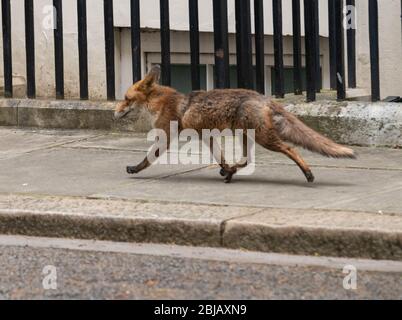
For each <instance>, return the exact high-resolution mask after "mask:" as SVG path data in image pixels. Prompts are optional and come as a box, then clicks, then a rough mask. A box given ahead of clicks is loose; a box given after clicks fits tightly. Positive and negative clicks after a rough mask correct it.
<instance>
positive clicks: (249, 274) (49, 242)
mask: <svg viewBox="0 0 402 320" xmlns="http://www.w3.org/2000/svg"><path fill="white" fill-rule="evenodd" d="M352 278H353V280H352ZM401 284H402V262H390V261H372V260H371V261H367V260H360V259H358V260H357V259H341V258H324V257H305V256H290V255H282V254H269V253H260V252H244V251H239V250H228V249H210V248H194V247H178V246H172V245H157V244H156V245H155V244H127V243H116V242H105V241H89V240H69V239H50V238H29V237H22V236H0V299H156V300H159V299H173V300H176V299H180V300H186V299H205V300H209V299H218V300H220V299H229V300H238V299H241V300H249V299H253V300H255V299H315V300H320V299H347V300H350V299H370V300H371V299H375V300H382V299H401V297H402V285H401ZM170 305H173V306H179V305H180V304H179V303H177V305H175V302H171V303H170ZM250 309H252V308H251V306H250ZM147 311H149V312H152V310H147ZM194 312H197V309H196V310H195V311H194ZM249 312H251V310H249ZM189 313H190V318H191V311H189ZM187 317H189V315H187Z"/></svg>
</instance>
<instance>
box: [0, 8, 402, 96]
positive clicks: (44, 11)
mask: <svg viewBox="0 0 402 320" xmlns="http://www.w3.org/2000/svg"><path fill="white" fill-rule="evenodd" d="M356 2H357V8H356V9H357V14H356V18H357V30H356V34H357V79H358V87H359V88H360V89H361V90H362V91H366V92H367V93H369V90H370V64H369V57H370V55H369V42H368V4H367V1H356ZM379 2H380V3H379V16H380V70H381V91H382V97H386V96H390V95H402V85H401V83H402V64H401V61H402V42H401V41H402V40H401V38H402V37H401V28H400V23H401V22H400V12H401V2H400V0H384V1H379ZM140 3H141V29H142V32H141V36H142V41H141V50H142V52H141V57H142V58H141V64H142V72H143V73H144V72H146V70H147V69H149V67H150V66H151V65H152V64H155V63H160V62H161V55H160V52H161V48H160V35H159V30H158V29H159V23H160V22H159V15H160V12H159V0H147V1H144V0H142V1H140ZM169 3H170V27H171V30H172V31H171V61H172V85H173V86H174V87H176V88H177V89H178V90H180V91H182V92H188V91H190V90H191V88H190V87H191V82H190V79H191V74H190V44H189V43H190V41H189V32H188V30H189V22H188V21H189V18H188V0H170V2H169ZM327 3H328V2H327V1H319V4H320V13H319V14H320V50H321V52H320V62H321V73H322V86H323V88H329V86H330V79H329V45H328V6H327ZM251 4H253V1H251ZM282 6H283V35H284V38H283V41H284V65H285V68H286V69H285V89H286V91H287V92H291V91H292V90H293V87H292V72H293V71H292V64H293V55H292V54H293V47H292V18H291V17H292V1H291V0H282ZM228 7H229V8H228V18H229V33H230V35H229V52H230V65H231V67H230V68H231V86H234V87H235V86H236V85H237V78H236V39H235V34H234V32H235V8H234V0H229V1H228ZM52 8H53V7H52V1H51V0H35V1H34V10H35V11H34V12H35V46H36V47H35V58H36V61H35V67H36V82H37V96H38V97H45V98H53V97H54V96H55V85H54V83H55V80H54V43H53V25H54V24H53V22H54V20H53V9H52ZM11 12H12V50H13V78H14V83H15V87H16V88H15V90H14V91H15V95H16V96H24V93H25V89H24V87H25V81H26V66H25V64H26V62H25V61H26V60H25V59H26V57H25V32H24V0H12V1H11ZM251 12H252V13H253V12H254V10H253V8H252V10H251ZM264 16H265V40H266V41H265V74H266V83H265V87H266V92H267V94H271V93H272V89H273V88H272V83H273V81H272V76H273V75H272V68H273V65H274V56H273V53H274V50H273V37H272V35H273V26H272V1H271V0H266V1H264ZM63 17H64V21H63V27H64V72H65V95H66V98H70V99H76V98H78V97H79V78H78V77H79V73H78V68H79V66H78V44H77V43H78V30H77V7H76V1H63ZM199 20H200V32H201V33H200V52H201V56H200V61H201V85H202V87H203V88H205V89H212V88H213V86H214V76H213V74H214V41H213V19H212V0H203V1H201V0H200V1H199ZM251 21H253V16H252V19H251ZM302 21H303V15H302ZM87 24H88V63H89V90H90V98H91V99H93V100H98V99H105V96H106V75H105V74H106V63H105V49H104V48H105V44H104V29H103V26H104V22H103V1H101V0H87ZM302 24H303V23H302ZM114 26H115V67H116V96H117V98H121V97H123V94H124V92H125V90H126V89H127V88H128V87H129V86H130V85H131V83H132V80H131V77H132V72H131V40H130V1H129V0H119V1H114ZM253 29H254V27H253V24H252V31H253ZM303 35H304V28H303V26H302V36H303ZM0 41H1V39H0ZM0 43H1V42H0ZM302 43H303V44H304V41H302ZM1 55H2V50H1V52H0V56H1ZM303 64H304V48H303ZM2 74H3V65H2V64H0V77H2ZM0 86H1V84H0Z"/></svg>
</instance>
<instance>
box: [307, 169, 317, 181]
mask: <svg viewBox="0 0 402 320" xmlns="http://www.w3.org/2000/svg"><path fill="white" fill-rule="evenodd" d="M305 175H306V178H307V181H308V182H310V183H313V182H314V180H315V178H314V175H313V173H312V172H311V171H308V172H306V174H305Z"/></svg>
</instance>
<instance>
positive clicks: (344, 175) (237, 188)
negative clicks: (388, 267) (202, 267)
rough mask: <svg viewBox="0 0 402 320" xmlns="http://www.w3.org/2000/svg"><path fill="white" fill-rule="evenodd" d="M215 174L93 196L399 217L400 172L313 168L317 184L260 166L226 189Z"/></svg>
mask: <svg viewBox="0 0 402 320" xmlns="http://www.w3.org/2000/svg"><path fill="white" fill-rule="evenodd" d="M155 168H156V167H155ZM151 170H152V169H151ZM218 171H219V169H218V168H205V169H202V170H198V171H193V172H189V173H186V174H182V175H176V176H171V177H169V178H167V179H163V180H158V181H152V182H150V183H149V184H146V185H138V184H128V185H126V186H124V187H121V188H119V189H114V190H110V191H109V192H106V193H102V194H97V196H100V197H110V196H113V197H120V198H127V199H148V200H157V199H159V200H165V201H175V200H180V201H187V202H198V203H208V204H224V205H230V204H235V205H253V206H262V207H284V208H304V209H307V208H322V209H325V208H327V209H329V208H330V209H339V210H363V211H371V212H379V211H382V212H389V213H397V214H401V213H402V212H401V210H400V208H402V196H400V195H399V196H398V192H399V193H400V194H402V171H387V170H385V171H380V170H361V169H344V168H337V169H333V168H323V167H317V168H314V173H315V176H316V182H315V183H314V184H309V183H307V182H306V181H305V178H304V176H303V174H302V173H301V172H300V170H299V168H297V167H295V166H294V165H292V166H289V165H281V164H277V165H263V166H257V168H256V172H255V173H254V174H253V175H251V176H237V177H235V178H234V181H233V182H232V183H231V184H229V185H227V184H224V183H223V181H222V178H221V177H220V175H219V174H218ZM140 177H141V174H140V175H139V176H138V178H140ZM172 186H174V187H172Z"/></svg>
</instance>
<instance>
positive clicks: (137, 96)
mask: <svg viewBox="0 0 402 320" xmlns="http://www.w3.org/2000/svg"><path fill="white" fill-rule="evenodd" d="M160 73H161V68H160V66H159V65H156V66H154V67H152V69H151V71H150V72H149V73H148V74H147V75H146V76H145V78H144V79H143V80H140V81H138V82H137V83H134V84H133V85H132V86H131V87H130V88H129V89H128V90H127V92H126V94H125V96H124V101H122V102H120V103H119V104H118V105H117V107H116V109H115V112H114V117H115V119H121V118H123V117H124V116H126V115H127V114H129V113H130V111H132V110H133V109H134V108H138V107H142V106H145V105H146V104H147V101H148V97H149V95H150V93H151V92H152V90H153V89H154V88H155V86H156V85H158V83H159V77H160Z"/></svg>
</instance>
